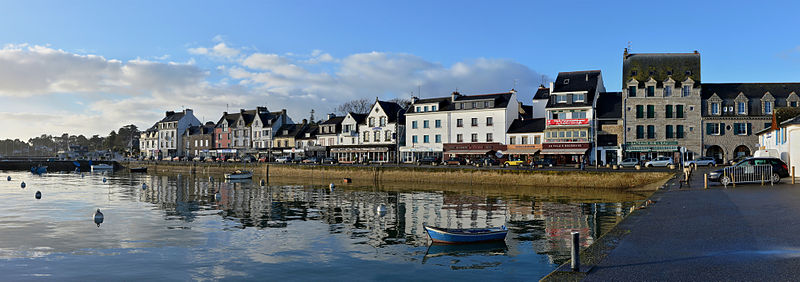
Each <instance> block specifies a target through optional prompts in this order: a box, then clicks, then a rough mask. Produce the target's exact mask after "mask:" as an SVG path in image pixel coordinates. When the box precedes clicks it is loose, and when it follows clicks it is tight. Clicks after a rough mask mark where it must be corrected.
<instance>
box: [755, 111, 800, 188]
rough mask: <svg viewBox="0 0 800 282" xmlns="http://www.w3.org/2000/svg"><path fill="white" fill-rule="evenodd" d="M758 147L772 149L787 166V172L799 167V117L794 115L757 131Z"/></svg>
mask: <svg viewBox="0 0 800 282" xmlns="http://www.w3.org/2000/svg"><path fill="white" fill-rule="evenodd" d="M756 135H758V141H759V149H761V150H764V149H774V150H777V151H778V155H779V156H780V158H781V160H783V161H784V162H785V163H786V164H787V165H788V166H789V173H790V174H791V173H792V167H795V169H800V117H795V118H793V119H789V120H787V121H784V122H782V123H781V124H780V125H778V126H775V128H774V129H773V128H766V129H764V130H762V131H760V132H757V133H756Z"/></svg>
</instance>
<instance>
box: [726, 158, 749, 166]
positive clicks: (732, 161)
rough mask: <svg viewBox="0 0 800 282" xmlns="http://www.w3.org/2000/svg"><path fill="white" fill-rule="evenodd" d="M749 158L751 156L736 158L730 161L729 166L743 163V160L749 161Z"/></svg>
mask: <svg viewBox="0 0 800 282" xmlns="http://www.w3.org/2000/svg"><path fill="white" fill-rule="evenodd" d="M749 157H750V156H738V157H735V158H733V159H732V160H730V161H728V164H729V165H734V164H737V163H739V162H741V161H742V160H744V159H747V158H749Z"/></svg>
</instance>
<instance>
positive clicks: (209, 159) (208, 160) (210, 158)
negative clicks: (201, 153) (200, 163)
mask: <svg viewBox="0 0 800 282" xmlns="http://www.w3.org/2000/svg"><path fill="white" fill-rule="evenodd" d="M215 161H217V158H216V157H206V162H215Z"/></svg>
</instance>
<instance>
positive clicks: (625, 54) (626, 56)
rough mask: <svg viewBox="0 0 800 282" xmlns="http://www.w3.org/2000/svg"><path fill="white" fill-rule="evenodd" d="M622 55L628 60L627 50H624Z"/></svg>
mask: <svg viewBox="0 0 800 282" xmlns="http://www.w3.org/2000/svg"><path fill="white" fill-rule="evenodd" d="M622 54H623V55H624V56H625V58H628V48H625V52H624V53H622Z"/></svg>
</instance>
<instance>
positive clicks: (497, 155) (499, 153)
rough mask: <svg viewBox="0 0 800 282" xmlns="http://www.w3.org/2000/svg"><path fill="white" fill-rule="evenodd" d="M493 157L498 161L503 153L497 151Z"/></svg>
mask: <svg viewBox="0 0 800 282" xmlns="http://www.w3.org/2000/svg"><path fill="white" fill-rule="evenodd" d="M494 155H495V157H497V158H498V159H499V158H502V157H503V151H500V150H497V152H495V153H494Z"/></svg>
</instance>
